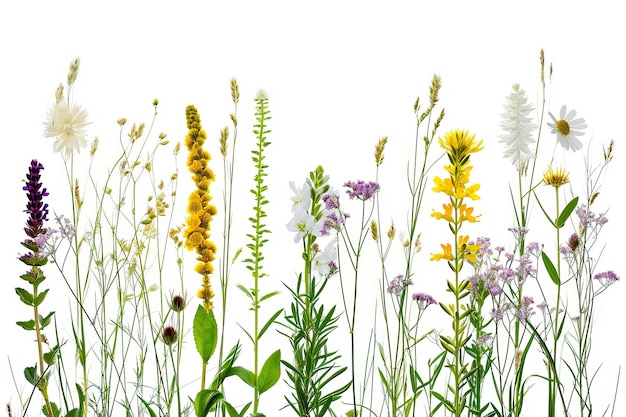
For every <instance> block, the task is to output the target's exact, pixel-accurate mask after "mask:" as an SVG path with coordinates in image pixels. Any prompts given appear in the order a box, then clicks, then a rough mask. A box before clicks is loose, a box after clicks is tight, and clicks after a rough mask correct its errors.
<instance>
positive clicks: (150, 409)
mask: <svg viewBox="0 0 626 417" xmlns="http://www.w3.org/2000/svg"><path fill="white" fill-rule="evenodd" d="M137 398H139V400H140V401H141V402H142V403H143V405H145V406H146V409H147V410H148V413H150V417H157V414H156V413H155V412H154V410H153V409H152V407H150V404H149V403H148V402H147V401H146V400H144V399H143V398H141V397H139V396H137Z"/></svg>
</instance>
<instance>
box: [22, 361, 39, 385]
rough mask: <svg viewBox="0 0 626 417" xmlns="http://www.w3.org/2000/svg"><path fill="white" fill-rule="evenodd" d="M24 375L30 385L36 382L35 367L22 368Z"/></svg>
mask: <svg viewBox="0 0 626 417" xmlns="http://www.w3.org/2000/svg"><path fill="white" fill-rule="evenodd" d="M24 377H25V378H26V380H27V381H28V382H30V383H31V384H32V385H36V384H37V367H35V366H28V367H26V368H24Z"/></svg>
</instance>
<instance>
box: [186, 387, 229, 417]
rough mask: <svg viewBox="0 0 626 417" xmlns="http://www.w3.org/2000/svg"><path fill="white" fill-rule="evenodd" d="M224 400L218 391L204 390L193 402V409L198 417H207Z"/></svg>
mask: <svg viewBox="0 0 626 417" xmlns="http://www.w3.org/2000/svg"><path fill="white" fill-rule="evenodd" d="M223 398H224V395H223V394H222V393H221V392H219V391H216V390H212V389H203V390H202V391H200V392H198V394H197V395H196V399H195V400H194V402H193V408H194V410H195V412H196V416H197V417H206V416H207V415H208V414H209V413H210V412H211V409H212V408H213V407H215V406H216V405H217V403H218V402H219V401H220V400H221V399H223Z"/></svg>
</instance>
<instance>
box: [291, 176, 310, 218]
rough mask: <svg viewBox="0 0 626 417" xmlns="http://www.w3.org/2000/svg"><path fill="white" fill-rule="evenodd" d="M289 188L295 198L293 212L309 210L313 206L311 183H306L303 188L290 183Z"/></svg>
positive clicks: (292, 205) (292, 200) (292, 198)
mask: <svg viewBox="0 0 626 417" xmlns="http://www.w3.org/2000/svg"><path fill="white" fill-rule="evenodd" d="M289 188H291V191H293V193H294V196H293V197H291V203H292V204H291V212H292V213H295V212H296V211H298V210H301V209H304V210H308V209H309V207H310V206H311V185H310V184H309V182H308V181H305V182H304V184H302V187H301V188H297V187H296V184H295V183H294V182H293V181H290V182H289Z"/></svg>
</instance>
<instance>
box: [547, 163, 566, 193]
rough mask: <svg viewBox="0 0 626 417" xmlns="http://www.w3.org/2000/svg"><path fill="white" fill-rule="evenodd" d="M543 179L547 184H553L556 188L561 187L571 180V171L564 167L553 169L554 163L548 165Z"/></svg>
mask: <svg viewBox="0 0 626 417" xmlns="http://www.w3.org/2000/svg"><path fill="white" fill-rule="evenodd" d="M543 181H544V182H545V183H546V185H551V186H553V187H554V188H559V187H560V186H561V185H564V184H567V183H568V182H569V172H567V171H565V169H564V168H557V169H556V170H554V169H552V165H550V166H549V167H548V170H547V171H546V172H545V173H544V174H543Z"/></svg>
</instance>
